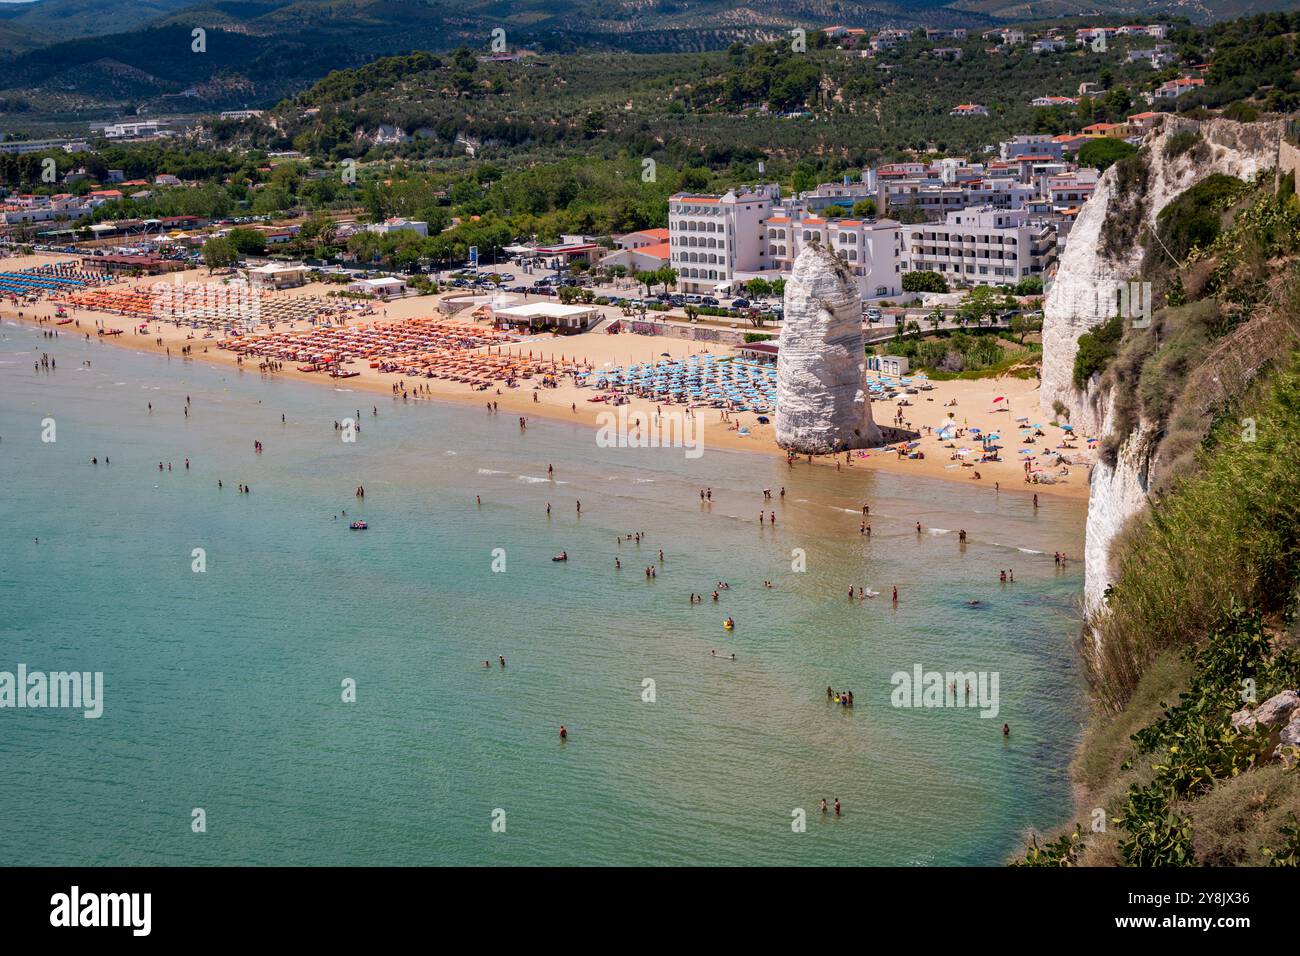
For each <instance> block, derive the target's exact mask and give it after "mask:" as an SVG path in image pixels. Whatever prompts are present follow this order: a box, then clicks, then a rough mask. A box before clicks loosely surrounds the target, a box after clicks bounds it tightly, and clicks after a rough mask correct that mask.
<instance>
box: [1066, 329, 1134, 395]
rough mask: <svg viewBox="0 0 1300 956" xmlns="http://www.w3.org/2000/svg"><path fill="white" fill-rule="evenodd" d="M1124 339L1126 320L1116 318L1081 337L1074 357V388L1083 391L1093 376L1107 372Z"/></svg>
mask: <svg viewBox="0 0 1300 956" xmlns="http://www.w3.org/2000/svg"><path fill="white" fill-rule="evenodd" d="M1123 337H1124V320H1123V319H1122V318H1120V316H1118V315H1117V316H1115V317H1114V318H1113V319H1109V320H1108V321H1106V322H1103V323H1102V324H1101V325H1097V326H1094V327H1093V328H1092V329H1091V330H1090V331H1088V332H1084V333H1083V335H1081V336H1079V351H1078V352H1076V353H1075V355H1074V387H1075V388H1077V389H1079V390H1081V391H1082V390H1083V389H1085V388H1087V387H1088V380H1089V379H1091V378H1092V376H1093V375H1098V374H1100V373H1101V372H1103V371H1105V369H1106V366H1107V365H1108V364H1110V360H1111V359H1113V358H1114V357H1115V353H1116V352H1118V351H1119V342H1120V339H1121V338H1123Z"/></svg>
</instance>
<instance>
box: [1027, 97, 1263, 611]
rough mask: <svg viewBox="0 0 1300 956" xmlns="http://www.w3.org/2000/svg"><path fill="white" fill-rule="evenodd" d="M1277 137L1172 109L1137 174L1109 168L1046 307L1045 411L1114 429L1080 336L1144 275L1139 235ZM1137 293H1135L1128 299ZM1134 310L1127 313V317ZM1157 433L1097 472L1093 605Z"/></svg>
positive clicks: (1250, 164)
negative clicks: (1177, 145) (1185, 137)
mask: <svg viewBox="0 0 1300 956" xmlns="http://www.w3.org/2000/svg"><path fill="white" fill-rule="evenodd" d="M1187 131H1192V132H1195V133H1196V134H1197V136H1198V137H1199V139H1198V141H1197V143H1196V144H1195V145H1194V146H1193V147H1192V148H1190V149H1186V150H1184V151H1182V152H1180V153H1179V154H1178V155H1170V150H1169V140H1170V137H1172V136H1174V135H1176V134H1178V133H1182V132H1187ZM1281 138H1282V124H1281V123H1280V122H1279V123H1236V122H1232V121H1231V120H1223V119H1213V120H1208V121H1205V122H1196V121H1194V120H1189V119H1185V118H1182V117H1178V116H1174V115H1171V116H1169V117H1168V118H1166V119H1165V120H1164V122H1163V125H1162V126H1161V127H1160V128H1159V129H1158V130H1157V131H1155V132H1152V133H1150V134H1148V136H1147V139H1146V141H1145V143H1144V144H1143V147H1142V151H1141V152H1140V153H1139V154H1138V157H1137V159H1138V162H1140V163H1141V166H1140V167H1138V168H1137V170H1136V172H1135V171H1134V168H1133V167H1132V166H1131V165H1130V166H1129V167H1128V168H1127V170H1125V169H1122V168H1121V167H1120V166H1119V165H1118V164H1117V165H1115V166H1112V167H1111V168H1109V169H1107V170H1106V172H1105V173H1104V174H1103V175H1102V176H1101V179H1100V180H1099V182H1098V184H1097V189H1096V190H1095V191H1094V193H1093V197H1092V198H1091V199H1090V200H1089V201H1088V202H1087V203H1086V204H1085V205H1084V207H1083V209H1082V211H1081V212H1080V213H1079V217H1078V220H1077V221H1076V222H1075V225H1074V227H1073V228H1072V229H1071V231H1070V235H1069V241H1068V243H1067V245H1066V249H1065V252H1064V254H1063V255H1062V257H1061V263H1060V267H1059V269H1058V270H1057V274H1056V277H1055V280H1054V281H1053V282H1052V285H1051V288H1050V289H1049V291H1048V294H1047V298H1046V301H1045V303H1044V307H1043V313H1044V318H1043V372H1042V386H1041V389H1040V391H1039V403H1040V406H1041V409H1042V412H1043V414H1044V415H1055V414H1056V408H1057V407H1058V403H1059V405H1060V406H1063V407H1064V410H1065V414H1066V415H1068V417H1069V420H1070V422H1071V424H1073V425H1074V427H1075V429H1076V431H1078V432H1080V433H1083V434H1093V435H1108V434H1110V432H1111V431H1113V430H1114V429H1115V427H1116V421H1115V419H1116V417H1117V416H1116V415H1115V414H1114V411H1115V410H1114V404H1115V403H1114V401H1113V397H1112V396H1111V395H1110V394H1108V390H1107V389H1106V388H1105V387H1104V385H1103V383H1102V382H1101V381H1100V380H1099V377H1098V376H1096V375H1094V376H1093V378H1092V380H1091V381H1089V382H1087V383H1084V387H1083V388H1082V389H1080V388H1076V387H1075V385H1074V358H1075V354H1076V353H1077V352H1078V340H1079V336H1080V335H1082V334H1083V333H1084V332H1087V331H1088V330H1089V329H1091V328H1093V327H1095V326H1097V325H1099V324H1101V323H1102V322H1104V321H1106V320H1107V319H1109V318H1111V317H1112V316H1114V315H1115V312H1116V308H1115V303H1116V301H1117V298H1118V296H1117V293H1118V290H1119V289H1120V288H1121V286H1125V285H1127V284H1128V283H1130V282H1138V283H1140V282H1141V281H1142V276H1141V275H1139V274H1138V273H1139V270H1140V268H1141V264H1142V259H1143V256H1144V248H1143V246H1142V244H1141V243H1140V242H1138V241H1137V238H1138V237H1139V236H1141V235H1142V234H1143V233H1148V234H1149V233H1151V232H1152V231H1153V230H1154V227H1155V224H1156V217H1157V216H1158V215H1159V214H1160V211H1161V210H1163V209H1164V208H1165V207H1166V206H1167V205H1168V204H1169V203H1170V202H1172V201H1173V200H1174V199H1176V198H1177V197H1178V196H1179V195H1180V194H1181V193H1183V192H1184V191H1186V190H1187V189H1189V188H1190V187H1192V186H1193V185H1195V184H1196V183H1197V182H1199V181H1201V180H1202V179H1205V178H1206V177H1207V176H1210V175H1212V174H1214V173H1222V174H1225V175H1228V176H1235V177H1237V178H1238V179H1244V180H1250V179H1253V178H1254V177H1255V176H1256V175H1257V174H1258V173H1259V172H1261V171H1262V170H1265V169H1268V168H1271V167H1273V166H1274V165H1275V164H1276V163H1277V155H1278V144H1279V142H1280V141H1281ZM1121 234H1122V235H1123V236H1126V237H1127V236H1131V241H1127V240H1125V241H1117V240H1116V236H1117V235H1121ZM1129 288H1130V289H1132V288H1133V287H1132V286H1129ZM1138 288H1140V287H1138ZM1136 298H1137V297H1135V296H1130V299H1129V301H1130V302H1134V301H1135V299H1136ZM1135 311H1136V310H1134V309H1131V310H1130V317H1133V315H1134V313H1135ZM1125 427H1126V428H1127V427H1128V426H1125ZM1159 432H1160V430H1159V429H1158V428H1157V427H1154V426H1153V425H1151V424H1150V423H1144V422H1140V421H1139V422H1138V423H1137V424H1136V426H1135V427H1133V428H1132V430H1131V431H1130V433H1129V434H1128V435H1126V436H1123V440H1122V441H1120V442H1119V444H1118V449H1119V450H1118V453H1117V455H1116V456H1115V457H1114V463H1113V464H1107V463H1106V462H1099V463H1098V464H1097V465H1096V466H1095V467H1094V468H1093V471H1092V477H1091V488H1090V492H1089V500H1088V525H1087V537H1086V540H1085V544H1084V567H1085V581H1084V593H1085V603H1086V605H1087V609H1088V610H1096V609H1097V608H1098V607H1100V605H1101V603H1102V601H1103V600H1104V594H1105V590H1106V587H1107V586H1108V585H1109V583H1110V552H1111V546H1112V544H1113V542H1114V540H1115V537H1116V535H1118V534H1119V532H1120V530H1121V529H1122V528H1123V526H1124V524H1125V523H1126V522H1127V521H1128V520H1129V518H1131V517H1132V516H1133V515H1134V514H1136V513H1137V512H1138V511H1139V510H1141V509H1142V508H1143V507H1144V506H1145V505H1146V502H1147V487H1148V484H1149V480H1148V479H1149V474H1148V472H1149V470H1150V468H1151V464H1152V455H1153V451H1154V450H1155V446H1156V445H1157V443H1158V441H1159V437H1160V436H1159Z"/></svg>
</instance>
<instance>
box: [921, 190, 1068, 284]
mask: <svg viewBox="0 0 1300 956" xmlns="http://www.w3.org/2000/svg"><path fill="white" fill-rule="evenodd" d="M903 243H904V245H905V246H906V252H905V256H906V263H905V265H904V269H906V270H910V271H913V272H922V271H931V272H938V273H939V274H940V275H943V276H945V277H946V278H948V279H951V280H954V281H960V282H965V283H968V284H971V285H999V284H1001V283H1014V282H1018V281H1020V280H1021V279H1023V278H1025V277H1026V276H1031V275H1037V276H1043V275H1046V274H1047V272H1048V269H1049V267H1050V266H1051V264H1052V263H1053V262H1054V261H1055V259H1056V233H1055V230H1054V229H1053V227H1052V224H1051V223H1050V222H1048V221H1047V220H1045V219H1039V218H1033V217H1031V216H1030V214H1029V213H1027V212H1026V211H1024V210H1007V209H993V208H992V207H988V206H985V207H981V208H978V209H963V210H960V211H954V212H950V213H948V216H947V220H946V221H945V222H942V223H922V224H918V225H914V226H904V227H903Z"/></svg>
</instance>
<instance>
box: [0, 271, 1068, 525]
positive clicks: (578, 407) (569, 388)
mask: <svg viewBox="0 0 1300 956" xmlns="http://www.w3.org/2000/svg"><path fill="white" fill-rule="evenodd" d="M31 258H32V259H33V260H35V262H34V263H32V264H39V263H40V262H47V261H58V259H59V257H39V258H38V257H31ZM194 271H195V272H200V273H201V272H202V270H194ZM182 275H185V274H182ZM203 278H206V277H204V276H201V275H200V276H190V280H191V281H193V280H195V279H198V280H202V279H203ZM142 281H143V282H145V283H146V284H148V283H151V282H153V281H156V277H146V279H145V280H142ZM321 291H322V290H321V288H315V287H307V288H305V289H295V290H289V291H287V292H283V293H277V295H281V296H293V295H311V294H320V293H321ZM436 302H437V299H436V297H430V296H419V297H411V298H406V299H399V300H395V301H393V302H389V303H376V304H375V306H376V310H377V311H376V313H375V314H374V315H371V316H364V317H363V316H357V317H356V319H349V320H348V322H347V324H349V325H351V324H355V323H360V322H366V323H373V322H400V321H402V320H405V319H411V318H418V317H428V316H430V315H434V316H435V317H438V318H448V320H449V321H452V322H457V321H460V322H465V320H463V319H457V318H456V317H454V316H452V317H445V316H441V314H440V313H438V311H437V308H436ZM55 307H56V303H54V302H51V301H49V300H42V301H40V302H38V303H36V304H35V305H34V306H33V305H29V306H25V307H24V308H23V309H22V313H23V314H22V315H21V316H20V315H19V314H18V310H16V309H14V308H13V307H12V306H11V305H9V304H8V303H6V304H5V305H4V306H3V307H0V318H2V319H12V320H13V321H15V322H17V323H19V324H20V325H23V326H30V327H31V328H33V329H41V330H47V331H48V330H57V331H59V332H60V333H61V335H62V334H69V333H71V334H73V335H79V336H83V337H84V336H86V335H87V334H89V335H92V336H94V337H95V338H97V339H99V341H100V344H101V345H102V344H104V340H106V339H108V340H111V341H110V344H112V345H114V346H116V347H127V348H134V349H136V350H137V351H140V352H144V353H151V354H155V355H159V356H162V357H164V358H167V359H168V361H169V362H170V361H171V360H172V359H179V360H180V361H182V362H186V361H196V360H198V361H205V362H208V363H209V364H210V365H214V366H217V367H226V368H229V369H233V370H235V371H238V372H240V373H243V372H245V371H250V372H252V373H255V374H258V375H262V376H271V377H277V378H286V379H289V380H292V381H303V382H314V383H315V384H317V385H322V384H330V385H332V386H333V387H334V389H335V391H355V392H363V393H366V394H372V395H384V396H387V397H388V399H389V400H391V401H401V400H402V399H401V396H400V395H395V394H394V392H393V386H394V383H399V382H400V383H402V384H404V385H406V386H407V387H408V389H409V388H411V387H415V386H418V387H421V388H425V389H427V391H425V392H421V393H420V395H419V397H415V395H413V394H412V396H411V398H410V401H416V402H418V401H429V400H434V401H438V400H451V401H454V402H458V403H461V404H465V405H469V404H474V403H478V405H479V407H480V408H484V407H485V406H486V404H487V403H488V402H496V403H498V404H499V405H500V406H501V407H500V409H499V411H507V412H510V413H511V414H515V415H519V416H521V417H523V418H525V419H526V418H529V417H533V416H539V417H541V418H544V419H547V420H551V421H568V422H571V423H576V424H580V425H582V426H584V427H588V428H591V429H592V430H593V432H595V431H596V430H597V429H598V428H599V427H600V424H601V419H600V417H599V416H600V413H602V412H609V411H612V410H613V406H608V405H605V404H600V403H591V402H588V401H587V399H588V398H589V397H590V396H591V395H593V394H595V393H594V392H593V390H591V389H585V388H578V387H577V386H576V385H574V384H573V383H572V382H570V381H562V382H561V384H559V385H558V386H557V387H547V388H528V387H527V385H528V383H523V384H522V385H521V386H520V387H518V388H513V389H512V388H506V387H504V386H501V387H500V388H497V389H489V390H486V391H470V390H468V387H467V386H464V385H456V384H453V383H450V382H446V381H442V380H438V379H422V378H419V379H413V378H409V377H407V376H404V375H402V374H399V373H383V372H379V371H377V370H373V369H369V368H366V369H364V371H363V372H362V374H361V375H360V376H357V377H355V378H348V379H344V380H338V381H335V380H332V379H329V378H328V377H327V376H325V375H323V374H322V373H316V372H300V371H298V370H297V369H296V368H295V367H293V363H285V368H283V369H282V370H280V371H274V372H268V371H264V370H260V369H258V368H257V367H256V366H255V365H254V366H253V367H252V369H249V368H248V367H247V366H249V365H250V364H251V363H252V362H253V360H252V359H245V361H244V362H243V363H242V364H241V363H240V362H239V361H237V358H238V356H237V355H236V354H235V353H233V352H231V351H229V350H226V349H221V348H216V347H215V346H216V343H217V342H218V341H219V340H218V339H217V338H215V337H214V338H211V339H204V338H198V337H191V336H192V335H193V334H194V332H193V330H191V329H190V328H189V327H187V326H184V325H180V326H177V325H172V324H170V323H164V322H162V321H160V320H157V319H154V320H150V322H149V323H148V325H149V329H150V331H149V332H148V333H147V334H143V335H142V334H139V333H138V332H137V331H136V329H135V327H134V326H135V325H136V323H135V322H134V321H133V320H132V319H131V318H130V317H129V316H117V315H114V314H112V313H103V312H96V311H91V310H89V309H85V308H73V307H69V308H68V316H69V317H70V318H72V319H73V324H69V325H66V326H55V325H53V320H54V309H55ZM115 319H120V320H121V321H122V325H123V331H122V334H121V335H114V336H99V335H96V334H95V331H94V329H95V328H97V327H98V326H99V325H102V326H103V327H114V325H115V323H114V320H115ZM87 322H90V323H91V325H92V328H91V331H89V332H88V330H87V326H86V323H87ZM467 324H470V325H475V324H477V323H473V322H468V323H467ZM480 327H481V326H480ZM289 328H290V329H291V330H293V329H295V328H296V324H295V325H293V326H290V327H289ZM283 330H284V326H281V327H280V328H279V329H277V331H283ZM160 339H161V343H162V344H159V340H160ZM186 346H189V347H190V348H192V349H194V351H192V352H190V353H189V354H187V355H176V354H169V353H176V352H179V351H180V350H181V349H182V348H184V347H186ZM506 351H507V353H512V352H513V353H516V354H519V355H521V356H522V355H525V354H533V353H537V356H539V357H547V356H557V355H558V356H577V355H582V357H583V358H584V359H585V360H586V361H589V362H591V363H592V364H593V365H594V366H595V367H600V366H601V364H602V362H601V361H600V360H602V359H610V360H611V361H605V362H603V364H605V365H610V364H614V363H622V362H623V361H624V356H626V359H627V361H629V362H630V361H637V362H644V361H652V360H654V359H655V358H656V357H659V356H661V355H662V354H664V353H667V354H668V355H670V356H671V357H673V358H684V357H686V356H687V355H692V354H715V355H716V354H730V350H725V349H724V350H719V349H717V347H716V346H712V347H710V344H709V343H697V342H693V341H689V340H684V339H675V338H668V337H660V336H654V337H651V336H641V335H635V334H632V333H619V334H617V335H606V334H603V333H582V334H579V335H573V336H564V337H555V336H549V337H545V338H541V337H534V338H530V339H525V340H524V341H521V342H518V343H515V344H513V345H510V346H507V347H506ZM584 353H586V354H584ZM593 355H594V358H593ZM345 383H346V384H345ZM933 385H934V389H933V392H932V393H931V395H932V396H933V397H932V398H922V397H920V396H919V395H918V396H913V398H915V399H916V401H915V403H914V404H912V405H911V406H908V407H907V408H906V409H904V414H905V415H910V416H913V417H916V418H920V417H921V416H922V415H925V414H926V409H925V406H926V404H928V403H931V402H932V403H933V404H934V405H935V408H934V410H933V412H932V413H931V414H930V417H937V416H938V414H939V410H940V409H941V408H946V407H948V406H947V402H948V401H951V402H953V403H954V404H955V405H956V407H958V408H960V409H961V417H960V419H958V418H957V417H956V413H953V412H949V413H948V414H950V415H953V416H954V417H953V418H952V421H953V422H954V423H956V422H957V421H959V420H960V421H961V422H962V424H963V425H965V424H969V425H970V426H972V427H974V426H979V427H983V428H984V429H985V431H986V432H988V431H990V430H991V429H993V428H1002V427H1004V426H1002V425H1001V424H999V423H1000V422H1007V421H1008V419H1009V418H1010V415H1011V413H1010V412H1009V411H1008V412H999V413H995V412H993V411H989V412H983V413H980V412H978V411H977V412H974V413H972V412H971V411H970V408H971V406H972V405H975V404H977V403H979V398H980V394H981V393H982V392H987V393H989V395H990V396H991V395H992V393H993V392H997V393H999V395H1005V396H1006V403H1005V404H1004V405H1002V406H1001V407H1002V408H1009V407H1011V406H1012V405H1013V404H1014V406H1015V408H1016V410H1017V411H1022V410H1024V409H1023V408H1022V405H1026V404H1027V405H1029V410H1028V411H1025V414H1026V415H1029V416H1036V415H1037V414H1038V409H1037V401H1036V394H1037V390H1038V383H1037V382H1032V381H1027V380H1022V379H975V380H953V381H944V382H934V383H933ZM534 395H535V396H536V398H534ZM941 399H942V400H943V401H942V403H941V401H940V400H941ZM958 399H960V400H961V401H960V402H959V401H958ZM984 402H985V403H991V399H985V400H984ZM658 407H660V406H659V405H657V404H656V403H655V402H653V401H651V400H649V399H641V398H636V397H632V398H631V401H630V402H629V403H628V404H626V405H622V406H618V409H619V411H620V412H622V410H623V409H626V410H627V413H628V414H633V413H637V412H640V413H643V414H646V415H651V414H653V413H654V412H655V410H656V408H658ZM667 410H671V411H672V412H677V413H680V411H681V407H680V406H675V405H673V406H667ZM886 410H887V415H885V416H881V415H880V414H878V413H880V412H886ZM896 410H897V409H896V408H895V406H894V405H893V404H887V403H880V402H877V403H873V417H875V418H876V421H877V424H880V425H881V427H882V428H883V429H888V428H889V426H890V424H892V422H891V421H889V420H882V418H883V419H889V418H891V417H892V415H893V414H894V413H895V411H896ZM999 414H1001V418H999V417H998V415H999ZM693 415H695V416H698V417H699V418H700V419H702V421H703V422H704V424H703V427H702V428H701V429H700V432H701V434H700V435H699V437H698V438H697V440H698V441H699V442H700V444H701V446H702V449H703V450H704V451H707V449H708V448H709V447H715V448H721V449H726V450H732V451H744V452H750V453H757V454H767V455H772V456H780V457H781V458H784V457H786V452H785V451H784V450H783V449H782V448H780V447H779V446H778V445H777V444H776V441H775V425H774V424H767V425H762V424H758V423H757V422H756V418H757V416H756V415H755V414H754V413H752V412H750V413H733V415H732V417H731V421H730V422H728V421H725V420H723V418H722V410H720V409H715V408H706V409H696V410H695V411H694V412H693ZM972 418H974V419H976V420H975V421H971V420H970V419H972ZM909 424H910V425H911V426H912V427H913V429H915V430H918V431H919V430H921V429H922V428H924V427H925V424H926V423H925V422H924V421H917V422H911V423H909ZM740 425H743V426H744V427H746V428H747V429H748V430H749V435H748V436H744V435H741V434H740V433H739V432H738V431H737V430H736V428H738V427H739V426H740ZM733 426H735V427H733ZM1006 430H1008V431H1009V430H1010V429H1009V428H1007V429H1006ZM671 432H672V427H671V425H670V434H671ZM919 440H920V443H921V444H920V450H921V451H923V452H925V453H926V458H925V459H908V458H901V459H900V458H899V457H898V456H897V453H896V452H895V451H894V450H893V448H892V447H889V448H885V449H871V450H869V451H867V452H866V453H865V455H862V453H860V452H854V453H853V457H852V458H851V459H849V461H848V463H847V464H845V459H844V458H841V457H839V456H832V455H821V456H814V457H813V458H812V463H813V464H816V465H820V466H822V467H829V466H831V465H835V466H836V467H837V469H839V470H843V469H844V468H846V467H847V468H853V467H861V468H864V469H866V470H880V471H884V472H888V473H891V474H895V475H899V476H908V475H910V476H917V475H920V476H922V477H927V478H934V479H937V480H941V481H947V482H955V481H961V482H965V483H967V484H969V483H971V482H972V481H973V480H974V479H973V472H975V471H982V472H983V473H984V474H983V477H982V479H981V481H980V482H979V483H980V484H983V485H985V486H987V485H993V484H995V483H996V484H997V486H998V487H997V489H996V492H995V493H1000V492H1008V493H1021V494H1031V495H1038V494H1042V495H1047V496H1050V497H1055V498H1066V499H1072V500H1086V499H1087V497H1088V470H1089V468H1090V465H1088V466H1082V465H1075V466H1072V469H1071V474H1070V478H1069V480H1067V481H1065V482H1058V483H1054V484H1027V483H1025V482H1024V481H1023V476H1024V472H1023V470H1022V469H1021V467H1020V461H1019V460H1018V459H1010V460H1004V461H1002V462H983V463H979V464H977V465H975V466H974V467H969V466H963V465H962V464H961V463H960V461H958V460H957V459H955V458H953V457H952V456H951V455H950V454H948V450H949V449H950V448H951V447H952V445H943V444H942V443H941V442H940V440H939V439H938V438H937V437H936V436H934V435H932V434H931V435H926V434H924V433H922V435H921V437H920V439H919ZM963 440H965V441H972V440H973V439H963ZM1046 440H1047V439H1044V441H1046ZM1010 443H1011V442H1010V440H1009V439H1008V440H1006V442H1005V445H1006V446H1007V447H1009V446H1010ZM801 458H802V460H803V461H804V462H805V463H807V461H808V459H807V457H806V456H801ZM968 472H969V473H970V474H968ZM1001 485H1006V487H1005V488H1003V487H1000V486H1001ZM990 490H991V491H993V490H994V489H992V488H991V489H990Z"/></svg>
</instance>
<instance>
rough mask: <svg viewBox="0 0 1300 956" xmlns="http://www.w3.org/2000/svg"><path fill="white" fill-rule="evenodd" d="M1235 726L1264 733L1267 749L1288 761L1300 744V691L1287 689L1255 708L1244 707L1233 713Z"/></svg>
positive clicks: (1293, 757) (1239, 728) (1234, 727)
mask: <svg viewBox="0 0 1300 956" xmlns="http://www.w3.org/2000/svg"><path fill="white" fill-rule="evenodd" d="M1232 726H1233V729H1234V730H1237V731H1241V732H1252V731H1260V732H1261V733H1263V734H1265V735H1266V737H1265V743H1264V750H1266V751H1269V752H1271V754H1272V756H1274V757H1276V758H1278V759H1279V760H1282V761H1285V762H1286V763H1287V764H1288V765H1289V764H1290V763H1291V762H1293V761H1294V760H1295V757H1296V753H1295V749H1296V748H1297V747H1300V694H1297V693H1296V692H1295V691H1293V690H1284V691H1282V692H1281V693H1280V694H1274V695H1273V696H1272V697H1270V698H1269V699H1268V700H1266V701H1264V703H1262V704H1260V705H1259V706H1258V707H1256V708H1254V709H1252V708H1250V707H1243V708H1242V709H1241V710H1239V711H1237V712H1236V713H1235V714H1233V715H1232Z"/></svg>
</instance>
